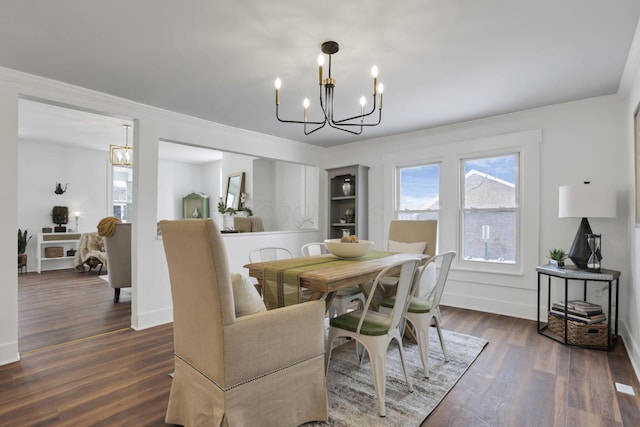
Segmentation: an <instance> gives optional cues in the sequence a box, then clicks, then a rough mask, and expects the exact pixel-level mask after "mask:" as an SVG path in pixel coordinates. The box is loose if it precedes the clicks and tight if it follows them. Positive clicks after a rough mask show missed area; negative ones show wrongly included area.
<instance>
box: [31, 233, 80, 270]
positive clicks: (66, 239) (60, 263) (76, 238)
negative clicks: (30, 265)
mask: <svg viewBox="0 0 640 427" xmlns="http://www.w3.org/2000/svg"><path fill="white" fill-rule="evenodd" d="M79 242H80V233H39V234H38V248H37V252H36V271H37V272H38V273H41V272H42V270H60V269H64V268H71V267H73V259H74V256H67V255H66V254H67V251H68V250H69V249H76V250H77V249H78V243H79ZM52 246H60V247H62V248H63V254H64V255H63V256H60V257H52V258H47V257H46V256H45V248H48V247H52ZM43 264H46V268H43Z"/></svg>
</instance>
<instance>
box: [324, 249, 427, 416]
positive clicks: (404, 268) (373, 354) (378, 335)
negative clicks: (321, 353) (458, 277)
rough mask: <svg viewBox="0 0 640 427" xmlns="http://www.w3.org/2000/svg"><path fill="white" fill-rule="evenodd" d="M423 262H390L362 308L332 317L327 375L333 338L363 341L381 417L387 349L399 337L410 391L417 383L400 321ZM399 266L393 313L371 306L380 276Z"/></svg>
mask: <svg viewBox="0 0 640 427" xmlns="http://www.w3.org/2000/svg"><path fill="white" fill-rule="evenodd" d="M419 263H420V259H419V258H410V259H408V260H404V261H400V262H397V263H394V264H392V265H389V266H388V267H386V268H385V269H384V270H382V271H381V272H380V273H379V274H378V276H377V277H376V279H375V280H374V282H373V288H372V289H371V293H370V294H369V297H368V298H367V301H366V303H365V305H364V308H363V309H362V310H355V311H350V312H348V313H345V314H342V315H339V316H337V317H334V318H332V319H330V320H329V325H330V327H329V337H328V339H327V347H326V353H327V357H326V364H327V368H326V369H327V375H330V374H329V371H328V369H329V362H330V359H331V350H332V347H333V342H334V341H335V340H336V339H337V338H340V337H346V338H352V339H354V340H356V344H358V343H359V344H361V345H362V346H363V347H364V349H365V350H366V351H367V353H368V354H369V359H370V361H371V372H372V374H373V384H374V387H375V390H376V396H377V399H378V413H379V415H380V416H381V417H384V416H385V413H386V411H385V388H386V377H387V366H386V356H387V349H388V348H389V344H390V343H391V341H392V340H396V342H397V344H398V349H399V351H400V360H401V361H402V369H403V370H404V375H405V378H406V380H407V385H408V387H409V391H413V384H412V383H411V378H410V377H409V374H408V372H407V367H406V363H405V356H404V348H403V347H402V336H401V334H400V324H401V320H402V316H403V314H404V311H405V310H406V305H407V304H408V302H409V295H410V293H411V290H412V289H411V287H412V284H413V276H414V275H415V272H416V269H417V267H418V264H419ZM397 267H400V275H399V277H398V285H397V293H396V300H395V301H396V304H395V306H394V307H393V308H392V309H391V311H390V312H389V313H381V312H377V311H373V310H371V309H370V308H371V300H372V297H373V295H374V291H375V288H376V287H377V286H378V284H379V282H380V279H381V278H382V277H385V276H387V275H388V274H389V271H390V270H391V269H393V268H397ZM356 351H357V345H356Z"/></svg>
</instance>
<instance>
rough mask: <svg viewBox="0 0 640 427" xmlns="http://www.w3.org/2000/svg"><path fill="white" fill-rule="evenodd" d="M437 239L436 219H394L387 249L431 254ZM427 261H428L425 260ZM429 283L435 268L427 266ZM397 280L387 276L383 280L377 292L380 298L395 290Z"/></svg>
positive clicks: (391, 293)
mask: <svg viewBox="0 0 640 427" xmlns="http://www.w3.org/2000/svg"><path fill="white" fill-rule="evenodd" d="M437 241H438V221H437V220H404V219H394V220H392V221H391V223H390V224H389V237H388V241H387V250H388V251H389V252H405V253H414V254H416V253H418V254H426V255H429V256H433V255H435V254H436V245H437ZM427 262H428V261H427ZM424 274H426V276H427V278H430V280H431V281H432V282H431V283H432V284H433V283H435V269H433V267H429V269H428V270H427V272H425V273H424ZM396 283H397V280H396V279H394V278H393V277H389V278H386V279H384V280H383V282H382V286H380V288H379V292H380V293H381V295H382V298H386V297H389V296H391V295H393V294H394V292H395V285H396Z"/></svg>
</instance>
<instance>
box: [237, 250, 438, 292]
mask: <svg viewBox="0 0 640 427" xmlns="http://www.w3.org/2000/svg"><path fill="white" fill-rule="evenodd" d="M411 258H419V259H421V260H426V259H428V258H429V255H424V254H407V253H394V254H391V255H389V256H384V257H381V258H375V259H357V258H356V259H348V260H347V259H340V258H337V257H335V256H333V255H318V256H315V257H301V258H294V259H293V260H307V259H327V262H326V263H319V264H317V268H315V267H314V268H313V269H312V270H310V271H305V272H303V273H301V274H300V276H299V277H300V286H302V287H305V288H307V289H310V290H313V291H316V292H322V293H330V292H334V291H336V290H338V289H340V288H344V287H348V286H356V285H359V284H362V283H365V282H371V281H373V280H375V278H376V276H377V275H378V273H380V271H382V270H383V269H384V268H385V267H387V266H389V265H391V264H394V263H396V262H399V261H403V260H408V259H411ZM293 260H291V259H289V260H277V261H267V262H256V263H250V264H246V265H245V266H244V267H245V268H247V269H249V276H251V277H255V278H256V279H258V280H262V278H263V273H264V271H265V269H266V268H268V267H280V266H283V265H286V264H288V263H291V262H292V261H293ZM332 261H340V262H335V263H334V262H332Z"/></svg>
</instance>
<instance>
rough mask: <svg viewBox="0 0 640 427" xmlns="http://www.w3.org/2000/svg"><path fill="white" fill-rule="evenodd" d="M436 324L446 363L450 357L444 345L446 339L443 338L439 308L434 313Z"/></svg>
mask: <svg viewBox="0 0 640 427" xmlns="http://www.w3.org/2000/svg"><path fill="white" fill-rule="evenodd" d="M433 319H434V322H435V324H436V330H437V331H438V338H440V345H441V346H442V353H443V354H444V361H445V362H448V361H449V355H448V354H447V347H446V346H445V345H444V339H443V338H442V330H441V329H440V310H439V309H438V308H436V309H435V311H434V316H433Z"/></svg>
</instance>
